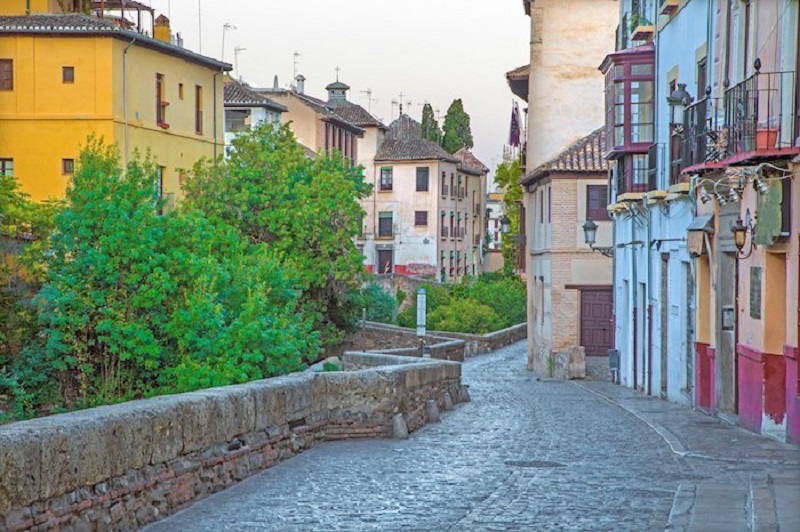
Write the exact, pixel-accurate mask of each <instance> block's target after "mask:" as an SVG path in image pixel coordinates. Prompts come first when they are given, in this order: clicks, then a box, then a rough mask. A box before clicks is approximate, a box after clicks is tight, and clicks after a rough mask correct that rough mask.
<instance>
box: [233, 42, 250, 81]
mask: <svg viewBox="0 0 800 532" xmlns="http://www.w3.org/2000/svg"><path fill="white" fill-rule="evenodd" d="M245 50H247V48H242V47H241V46H237V47H236V48H234V49H233V57H234V62H235V66H236V75H237V76H238V78H239V81H242V75H241V74H240V73H239V53H240V52H244V51H245Z"/></svg>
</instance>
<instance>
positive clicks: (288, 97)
mask: <svg viewBox="0 0 800 532" xmlns="http://www.w3.org/2000/svg"><path fill="white" fill-rule="evenodd" d="M268 96H269V98H270V99H271V100H273V101H275V102H277V103H279V104H281V105H285V106H286V107H287V108H288V109H289V110H288V111H287V112H285V113H283V114H282V115H281V122H282V123H284V124H286V123H287V122H291V123H292V125H291V128H292V132H293V133H294V135H295V137H297V141H298V142H300V144H302V145H304V146H307V147H308V148H311V149H312V150H313V151H315V152H316V151H319V150H324V149H325V123H324V122H323V121H322V120H321V118H320V116H319V115H318V114H317V113H316V112H315V111H314V110H313V109H311V108H310V107H308V106H307V105H306V104H304V103H303V102H301V101H300V100H299V99H298V98H297V96H295V95H294V94H292V93H290V92H280V93H275V94H274V95H273V94H270V95H268ZM320 129H321V130H322V140H321V141H320V138H319V137H320V134H319V130H320Z"/></svg>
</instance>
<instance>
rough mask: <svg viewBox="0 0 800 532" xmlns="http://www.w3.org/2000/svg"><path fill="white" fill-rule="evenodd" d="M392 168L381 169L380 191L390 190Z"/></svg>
mask: <svg viewBox="0 0 800 532" xmlns="http://www.w3.org/2000/svg"><path fill="white" fill-rule="evenodd" d="M392 179H393V178H392V167H391V166H388V167H384V168H381V190H392Z"/></svg>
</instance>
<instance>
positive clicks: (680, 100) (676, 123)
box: [667, 83, 693, 130]
mask: <svg viewBox="0 0 800 532" xmlns="http://www.w3.org/2000/svg"><path fill="white" fill-rule="evenodd" d="M692 101H693V99H692V96H691V95H690V94H689V93H688V92H687V91H686V83H678V88H677V89H675V90H674V91H672V94H670V95H669V96H667V103H669V109H670V124H671V125H672V128H673V130H677V129H682V128H683V126H684V111H686V107H688V106H689V105H690V104H691V103H692Z"/></svg>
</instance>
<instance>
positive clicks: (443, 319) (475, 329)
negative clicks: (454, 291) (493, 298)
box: [427, 299, 504, 334]
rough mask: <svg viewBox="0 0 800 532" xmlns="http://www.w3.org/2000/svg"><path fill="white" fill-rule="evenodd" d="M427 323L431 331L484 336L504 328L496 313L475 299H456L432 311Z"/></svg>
mask: <svg viewBox="0 0 800 532" xmlns="http://www.w3.org/2000/svg"><path fill="white" fill-rule="evenodd" d="M427 321H428V324H429V325H428V327H429V328H430V329H431V330H437V331H450V332H463V333H471V334H486V333H489V332H492V331H498V330H500V329H502V328H503V327H504V325H503V321H502V320H501V319H500V317H499V316H498V315H497V313H496V312H495V311H494V310H493V309H492V308H491V307H490V306H488V305H485V304H483V303H481V302H479V301H478V300H476V299H456V300H454V301H453V302H452V303H451V304H449V305H446V306H443V307H439V308H437V309H436V310H434V311H432V312H431V313H430V314H429V315H428V318H427Z"/></svg>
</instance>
